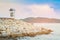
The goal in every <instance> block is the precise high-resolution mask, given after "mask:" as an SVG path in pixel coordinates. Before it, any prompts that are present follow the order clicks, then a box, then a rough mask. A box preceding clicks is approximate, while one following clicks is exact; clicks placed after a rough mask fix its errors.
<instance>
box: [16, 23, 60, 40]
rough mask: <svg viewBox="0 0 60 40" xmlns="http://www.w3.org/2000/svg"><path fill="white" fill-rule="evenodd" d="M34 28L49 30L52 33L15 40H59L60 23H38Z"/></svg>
mask: <svg viewBox="0 0 60 40" xmlns="http://www.w3.org/2000/svg"><path fill="white" fill-rule="evenodd" d="M34 26H38V27H45V28H50V29H52V30H53V32H52V33H51V34H49V35H37V36H35V37H19V38H17V40H60V23H38V24H34Z"/></svg>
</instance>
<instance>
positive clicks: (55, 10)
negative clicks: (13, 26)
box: [0, 0, 60, 19]
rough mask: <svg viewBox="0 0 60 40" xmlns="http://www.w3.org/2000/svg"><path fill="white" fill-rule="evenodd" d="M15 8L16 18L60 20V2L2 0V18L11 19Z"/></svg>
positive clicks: (0, 3)
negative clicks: (11, 13)
mask: <svg viewBox="0 0 60 40" xmlns="http://www.w3.org/2000/svg"><path fill="white" fill-rule="evenodd" d="M10 8H14V9H15V10H16V11H15V17H16V18H26V17H48V18H59V19H60V0H0V17H9V13H10V12H9V9H10Z"/></svg>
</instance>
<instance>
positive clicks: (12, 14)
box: [9, 8, 15, 18]
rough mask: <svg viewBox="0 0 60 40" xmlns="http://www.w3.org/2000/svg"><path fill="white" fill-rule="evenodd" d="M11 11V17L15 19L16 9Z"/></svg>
mask: <svg viewBox="0 0 60 40" xmlns="http://www.w3.org/2000/svg"><path fill="white" fill-rule="evenodd" d="M9 11H10V17H11V18H14V17H15V9H13V8H10V9H9Z"/></svg>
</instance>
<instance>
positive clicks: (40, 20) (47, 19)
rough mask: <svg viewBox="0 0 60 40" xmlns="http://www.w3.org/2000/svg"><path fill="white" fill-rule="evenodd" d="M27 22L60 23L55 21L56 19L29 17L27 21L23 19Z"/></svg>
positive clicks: (59, 20) (57, 20) (58, 20)
mask: <svg viewBox="0 0 60 40" xmlns="http://www.w3.org/2000/svg"><path fill="white" fill-rule="evenodd" d="M21 20H23V21H25V22H29V23H60V19H55V18H43V17H36V18H34V17H28V18H25V19H21Z"/></svg>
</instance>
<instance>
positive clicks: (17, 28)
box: [0, 18, 52, 38]
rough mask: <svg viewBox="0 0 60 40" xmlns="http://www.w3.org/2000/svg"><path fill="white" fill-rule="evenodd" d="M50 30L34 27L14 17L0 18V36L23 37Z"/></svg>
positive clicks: (45, 32) (47, 32)
mask: <svg viewBox="0 0 60 40" xmlns="http://www.w3.org/2000/svg"><path fill="white" fill-rule="evenodd" d="M51 32H52V30H50V29H45V28H40V27H34V26H33V25H32V24H30V23H27V22H23V21H22V20H18V19H14V18H0V37H12V38H15V37H24V36H36V35H40V34H49V33H51Z"/></svg>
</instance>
